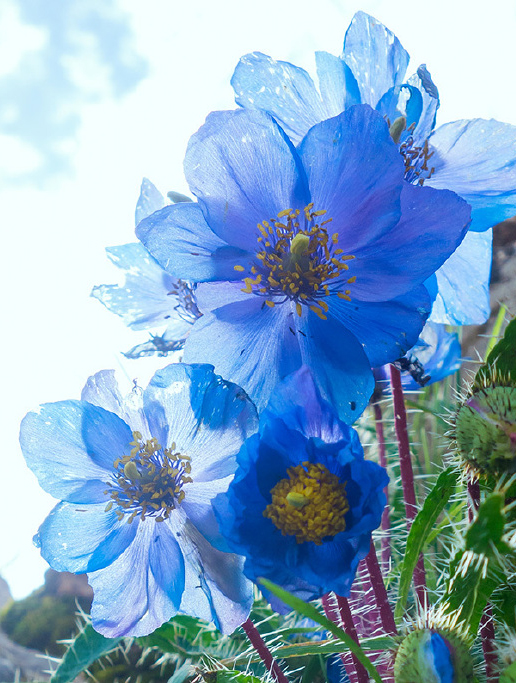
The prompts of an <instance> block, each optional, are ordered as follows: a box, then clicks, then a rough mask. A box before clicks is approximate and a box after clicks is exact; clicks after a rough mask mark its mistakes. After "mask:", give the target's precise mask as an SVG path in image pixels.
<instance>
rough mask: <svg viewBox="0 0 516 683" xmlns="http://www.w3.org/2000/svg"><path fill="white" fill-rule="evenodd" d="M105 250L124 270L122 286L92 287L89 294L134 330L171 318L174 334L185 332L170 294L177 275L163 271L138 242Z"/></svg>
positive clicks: (160, 323) (185, 329) (185, 328)
mask: <svg viewBox="0 0 516 683" xmlns="http://www.w3.org/2000/svg"><path fill="white" fill-rule="evenodd" d="M106 251H107V253H108V256H109V257H110V259H111V260H112V261H113V263H114V264H115V265H116V266H118V267H119V268H121V269H122V270H124V271H125V282H124V284H123V285H122V286H120V285H99V286H97V287H94V288H93V290H92V292H91V296H93V297H94V298H95V299H98V300H99V301H100V302H101V303H103V304H104V306H105V307H106V308H107V309H108V310H110V311H111V312H112V313H115V314H116V315H119V316H120V317H121V318H122V320H123V321H124V323H125V324H126V325H127V326H128V327H131V328H132V329H133V330H146V329H148V328H150V327H156V326H158V325H170V324H171V322H173V323H175V327H176V328H177V334H178V335H179V336H180V335H183V336H184V335H185V334H186V333H187V331H188V328H189V323H187V322H185V321H184V320H182V319H181V318H180V317H179V315H178V313H177V311H176V308H177V304H178V302H177V297H175V296H173V292H174V289H175V285H176V282H177V281H176V279H175V278H173V277H171V276H170V275H169V274H168V273H166V272H165V271H164V270H163V268H161V266H160V265H159V264H158V263H157V262H156V261H155V260H154V259H153V258H152V256H151V255H150V254H149V252H148V251H147V249H145V247H144V246H143V245H142V244H140V243H138V242H135V243H134V244H123V245H121V246H118V247H108V248H107V249H106Z"/></svg>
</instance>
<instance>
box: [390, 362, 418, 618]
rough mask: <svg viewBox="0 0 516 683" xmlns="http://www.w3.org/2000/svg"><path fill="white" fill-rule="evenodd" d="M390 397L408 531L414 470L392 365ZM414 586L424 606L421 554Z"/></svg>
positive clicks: (402, 403)
mask: <svg viewBox="0 0 516 683" xmlns="http://www.w3.org/2000/svg"><path fill="white" fill-rule="evenodd" d="M390 371H391V387H392V398H393V403H394V427H395V430H396V439H397V441H398V452H399V458H400V473H401V485H402V488H403V498H404V500H405V512H406V515H407V527H408V529H409V531H410V527H411V526H412V522H413V521H414V518H415V516H416V515H417V506H416V489H415V486H414V471H413V469H412V457H411V455H410V443H409V437H408V428H407V411H406V409H405V400H404V398H403V386H402V384H401V374H400V371H399V370H398V368H396V367H394V365H391V366H390ZM414 586H415V589H416V595H417V598H418V601H419V605H420V606H421V607H423V608H424V607H425V606H426V575H425V565H424V561H423V555H422V554H420V555H419V558H418V561H417V564H416V568H415V569H414Z"/></svg>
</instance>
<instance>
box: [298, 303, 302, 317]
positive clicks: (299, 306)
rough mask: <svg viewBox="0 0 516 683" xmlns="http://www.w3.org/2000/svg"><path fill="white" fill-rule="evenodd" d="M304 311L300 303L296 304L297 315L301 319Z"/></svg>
mask: <svg viewBox="0 0 516 683" xmlns="http://www.w3.org/2000/svg"><path fill="white" fill-rule="evenodd" d="M302 310H303V307H302V306H301V304H300V303H299V301H298V302H297V303H296V313H297V314H298V316H299V317H301V312H302Z"/></svg>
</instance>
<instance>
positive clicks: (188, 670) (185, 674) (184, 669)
mask: <svg viewBox="0 0 516 683" xmlns="http://www.w3.org/2000/svg"><path fill="white" fill-rule="evenodd" d="M194 674H195V668H194V667H193V666H192V665H191V664H190V662H185V663H184V664H183V665H182V666H180V667H179V668H178V669H176V670H175V671H174V675H173V676H171V677H170V678H169V679H168V681H167V683H184V682H185V681H186V679H187V678H190V677H191V676H193V675H194Z"/></svg>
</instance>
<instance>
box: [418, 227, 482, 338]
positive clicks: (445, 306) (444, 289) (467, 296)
mask: <svg viewBox="0 0 516 683" xmlns="http://www.w3.org/2000/svg"><path fill="white" fill-rule="evenodd" d="M492 241H493V231H492V230H486V231H484V232H471V231H470V232H468V234H467V235H466V237H465V238H464V241H463V242H462V244H461V245H460V246H459V247H458V248H457V250H456V251H455V252H454V253H453V254H452V255H451V256H450V258H449V259H448V260H447V261H446V263H445V264H444V265H443V266H442V267H441V268H439V270H438V271H437V273H436V275H437V284H438V288H439V290H438V293H437V298H436V300H435V303H434V306H433V308H432V313H431V315H430V320H432V321H433V322H436V323H445V324H447V325H481V324H482V323H484V322H485V321H486V320H487V319H488V318H489V314H490V311H491V307H490V303H489V279H490V275H491V251H492Z"/></svg>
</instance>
